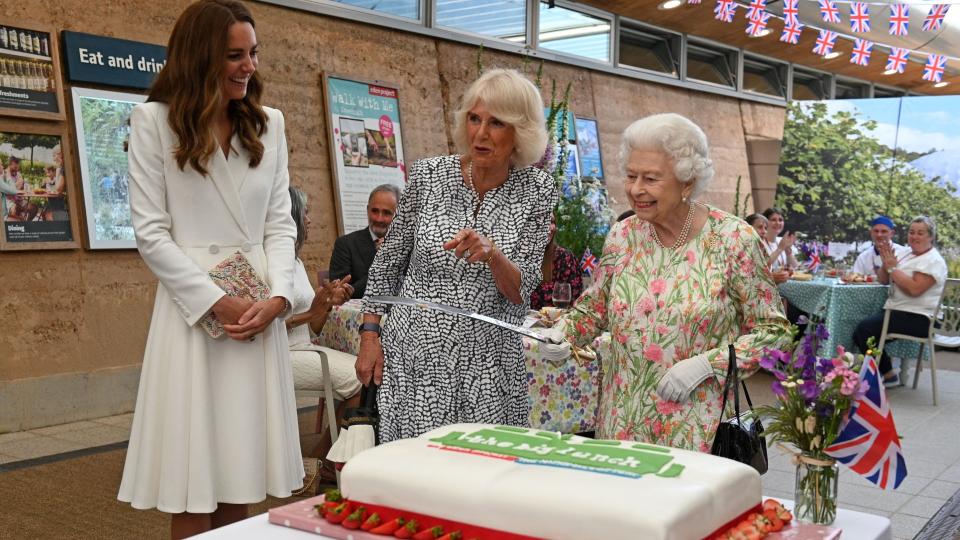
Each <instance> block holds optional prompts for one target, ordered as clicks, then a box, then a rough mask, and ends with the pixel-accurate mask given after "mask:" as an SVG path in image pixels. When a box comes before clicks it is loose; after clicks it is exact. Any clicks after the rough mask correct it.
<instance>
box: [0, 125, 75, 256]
mask: <svg viewBox="0 0 960 540" xmlns="http://www.w3.org/2000/svg"><path fill="white" fill-rule="evenodd" d="M11 124H12V126H11V127H10V128H7V127H4V129H3V131H0V166H2V173H0V183H2V184H3V185H2V186H0V188H2V191H3V195H2V197H3V204H2V208H0V216H2V218H3V231H2V233H0V250H28V249H73V248H76V247H77V246H78V244H77V241H76V237H77V235H76V228H77V212H76V208H77V206H76V198H75V197H74V189H73V186H74V182H72V181H71V179H70V171H71V170H72V169H71V168H70V167H69V165H68V164H69V157H70V156H69V145H67V144H65V143H66V136H65V135H66V134H65V132H64V130H63V129H62V128H61V129H53V130H44V129H38V128H36V127H31V126H20V127H17V125H16V124H13V123H11Z"/></svg>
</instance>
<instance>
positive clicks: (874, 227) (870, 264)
mask: <svg viewBox="0 0 960 540" xmlns="http://www.w3.org/2000/svg"><path fill="white" fill-rule="evenodd" d="M894 228H895V227H894V224H893V220H892V219H890V218H888V217H887V216H877V217H875V218H873V221H871V222H870V238H871V239H872V240H873V245H872V246H870V247H868V248H867V249H865V250H863V252H862V253H860V256H859V257H857V261H856V262H855V263H853V268H852V269H851V272H856V273H858V274H863V275H864V276H875V275H877V270H879V269H880V266H881V265H882V264H883V260H881V259H880V251H879V250H878V249H877V246H879V245H882V244H890V247H892V248H893V252H894V253H895V254H896V255H897V256H899V255H900V252H901V251H902V250H904V249H906V248H904V247H903V246H901V245H900V244H897V243H894V242H893V241H892V240H891V238H893V230H894Z"/></svg>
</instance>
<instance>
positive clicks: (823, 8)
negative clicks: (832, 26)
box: [820, 0, 840, 23]
mask: <svg viewBox="0 0 960 540" xmlns="http://www.w3.org/2000/svg"><path fill="white" fill-rule="evenodd" d="M820 16H821V17H823V20H824V22H830V23H839V22H840V10H839V9H837V4H836V2H834V1H833V0H820Z"/></svg>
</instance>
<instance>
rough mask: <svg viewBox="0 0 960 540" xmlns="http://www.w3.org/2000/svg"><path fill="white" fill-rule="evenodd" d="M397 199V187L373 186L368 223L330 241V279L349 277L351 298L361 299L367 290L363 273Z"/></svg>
mask: <svg viewBox="0 0 960 540" xmlns="http://www.w3.org/2000/svg"><path fill="white" fill-rule="evenodd" d="M399 200H400V188H398V187H397V186H395V185H393V184H382V185H379V186H377V187H375V188H374V189H373V191H371V192H370V198H369V199H367V223H368V226H367V227H366V228H363V229H360V230H359V231H354V232H352V233H349V234H345V235H343V236H341V237H340V238H337V241H336V242H334V244H333V255H332V256H331V257H330V279H331V280H334V279H340V278H343V277H344V276H351V278H352V281H353V298H363V293H364V292H366V290H367V273H368V272H369V271H370V265H371V264H373V256H374V255H375V254H376V253H377V248H378V247H379V246H380V244H381V243H382V242H383V237H384V236H386V235H387V229H389V228H390V224H391V223H392V222H393V217H394V216H395V215H396V214H397V202H398V201H399Z"/></svg>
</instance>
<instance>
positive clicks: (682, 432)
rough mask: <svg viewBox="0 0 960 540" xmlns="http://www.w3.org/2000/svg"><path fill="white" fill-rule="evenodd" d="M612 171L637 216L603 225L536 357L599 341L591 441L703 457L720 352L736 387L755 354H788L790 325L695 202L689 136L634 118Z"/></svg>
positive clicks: (722, 370)
mask: <svg viewBox="0 0 960 540" xmlns="http://www.w3.org/2000/svg"><path fill="white" fill-rule="evenodd" d="M620 162H621V163H623V166H624V173H625V175H626V180H625V181H624V188H625V191H626V193H627V196H628V197H629V199H630V202H631V205H632V206H633V208H634V210H636V213H637V214H636V216H635V217H632V218H629V219H627V220H624V221H622V222H620V223H616V224H614V225H613V228H612V229H611V230H610V233H609V235H608V236H607V240H606V243H605V245H604V249H603V255H602V256H601V258H600V267H599V268H598V270H597V275H596V277H595V281H594V284H593V285H592V286H591V287H590V288H589V289H587V291H586V292H584V293H583V295H581V296H580V298H579V299H578V300H577V302H576V303H575V304H574V306H573V308H572V309H571V310H570V312H569V313H568V314H566V315H565V316H563V317H561V318H560V319H559V320H558V321H557V323H556V324H554V326H553V327H552V328H549V329H547V330H544V331H541V332H542V333H543V335H544V336H545V337H547V338H548V339H550V340H551V341H552V342H554V343H557V344H556V345H551V344H542V345H541V348H546V349H547V350H548V351H549V352H550V353H551V354H557V355H558V356H559V355H561V354H562V353H563V352H564V351H563V350H559V351H551V350H550V348H553V347H559V348H561V349H563V348H566V349H569V348H570V346H571V345H579V346H584V345H587V344H589V343H591V342H592V341H593V339H594V338H596V337H597V336H599V335H600V334H601V333H602V332H610V333H611V337H612V339H611V342H610V354H611V356H612V358H610V362H609V366H611V367H610V368H609V369H607V368H606V367H605V368H604V372H603V381H602V387H601V395H602V396H603V398H602V399H601V400H600V403H599V410H598V427H597V437H598V438H601V439H608V438H609V439H620V440H634V441H640V442H646V443H653V444H659V445H663V446H670V447H674V448H684V449H687V450H695V451H700V452H709V451H710V448H711V445H712V444H713V439H714V436H715V435H716V431H717V427H718V426H719V424H720V419H721V416H722V414H723V411H722V410H721V403H722V401H723V385H724V382H725V380H726V375H727V367H728V365H729V362H728V345H729V344H733V345H734V346H735V347H736V350H737V362H738V366H739V367H740V374H741V375H742V376H744V377H745V376H748V375H750V374H751V373H753V372H754V371H755V370H756V369H757V367H758V365H759V359H760V356H761V355H762V354H763V351H764V350H766V349H768V348H772V349H778V348H781V347H783V346H786V345H787V344H789V343H790V340H791V336H790V325H789V323H788V322H787V320H786V319H785V318H784V316H783V312H782V311H781V304H780V295H779V294H778V293H777V290H776V287H775V286H774V284H773V281H772V279H771V278H770V272H767V271H765V267H766V263H767V257H766V254H764V253H763V250H762V247H761V245H760V243H759V242H757V240H756V238H757V237H756V235H755V234H754V232H753V230H752V229H751V228H750V226H749V225H747V224H746V223H745V222H744V221H743V220H741V219H739V218H737V217H735V216H732V215H730V214H728V213H726V212H723V211H722V210H719V209H717V208H714V207H711V206H708V205H706V204H704V203H700V202H697V198H698V196H699V195H700V194H701V193H703V192H704V191H705V190H706V188H707V185H708V184H709V182H710V180H711V179H712V178H713V163H712V161H711V159H710V149H709V147H708V143H707V137H706V135H705V134H704V133H703V131H702V130H701V129H700V128H699V127H698V126H697V125H696V124H694V123H693V122H691V121H690V120H688V119H687V118H684V117H683V116H680V115H678V114H672V113H668V114H656V115H653V116H648V117H646V118H641V119H640V120H637V121H636V122H634V123H632V124H630V126H628V127H627V129H626V130H624V132H623V136H622V138H621V145H620ZM567 352H568V351H567ZM605 365H606V364H605Z"/></svg>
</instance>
